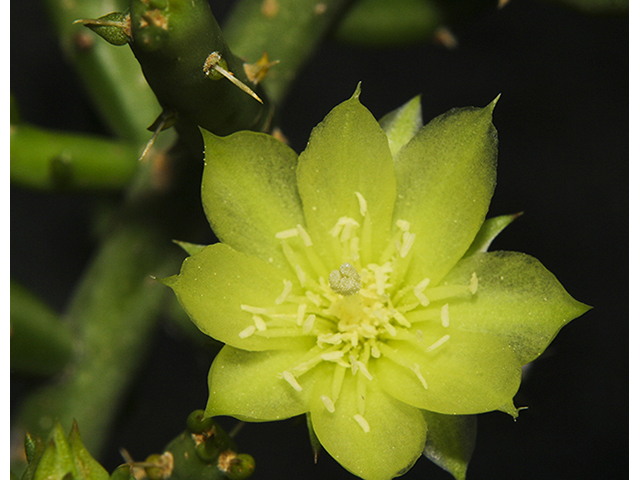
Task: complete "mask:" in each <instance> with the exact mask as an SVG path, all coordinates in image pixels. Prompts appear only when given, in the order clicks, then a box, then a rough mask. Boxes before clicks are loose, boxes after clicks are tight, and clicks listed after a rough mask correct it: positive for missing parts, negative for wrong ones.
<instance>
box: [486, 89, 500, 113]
mask: <svg viewBox="0 0 640 480" xmlns="http://www.w3.org/2000/svg"><path fill="white" fill-rule="evenodd" d="M501 96H502V93H499V94H498V95H497V96H496V98H494V99H493V100H491V102H490V103H489V105H487V107H491V111H492V112H493V109H494V108H496V105H497V104H498V100H500V97H501Z"/></svg>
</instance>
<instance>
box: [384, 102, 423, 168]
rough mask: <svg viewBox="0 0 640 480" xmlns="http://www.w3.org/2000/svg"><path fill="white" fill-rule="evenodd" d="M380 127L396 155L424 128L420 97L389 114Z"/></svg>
mask: <svg viewBox="0 0 640 480" xmlns="http://www.w3.org/2000/svg"><path fill="white" fill-rule="evenodd" d="M380 126H381V127H382V129H383V130H384V132H385V133H386V134H387V138H388V139H389V149H390V150H391V155H392V156H393V157H394V158H395V157H396V154H397V153H398V152H399V151H400V149H401V148H402V147H404V146H405V145H406V144H407V143H409V140H411V139H412V138H413V136H414V135H415V134H416V133H417V132H418V130H420V129H421V128H422V126H423V125H422V107H421V105H420V95H418V96H415V97H413V98H412V99H411V100H409V101H408V102H407V103H405V104H404V105H402V106H401V107H400V108H397V109H395V110H393V111H392V112H389V113H387V114H386V115H385V116H384V117H382V118H381V119H380Z"/></svg>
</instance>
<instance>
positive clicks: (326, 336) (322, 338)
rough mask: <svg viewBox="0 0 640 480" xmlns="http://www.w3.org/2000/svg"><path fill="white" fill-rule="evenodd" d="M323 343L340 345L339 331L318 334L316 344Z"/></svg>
mask: <svg viewBox="0 0 640 480" xmlns="http://www.w3.org/2000/svg"><path fill="white" fill-rule="evenodd" d="M323 343H328V344H329V345H340V344H341V343H342V336H341V335H340V334H339V333H323V334H322V335H318V341H317V344H318V346H320V347H321V346H322V344H323Z"/></svg>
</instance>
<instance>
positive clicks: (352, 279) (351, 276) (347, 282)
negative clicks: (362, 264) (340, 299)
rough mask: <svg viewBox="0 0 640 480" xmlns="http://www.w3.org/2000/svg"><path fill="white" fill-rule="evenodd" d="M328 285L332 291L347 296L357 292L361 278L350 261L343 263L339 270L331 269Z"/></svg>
mask: <svg viewBox="0 0 640 480" xmlns="http://www.w3.org/2000/svg"><path fill="white" fill-rule="evenodd" d="M329 285H330V286H331V290H333V291H334V292H336V293H339V294H340V295H344V296H349V295H354V294H356V293H358V291H359V290H360V288H362V280H361V279H360V275H358V271H357V270H356V267H354V266H353V265H351V264H350V263H343V264H342V265H341V266H340V270H333V271H332V272H331V273H330V274H329Z"/></svg>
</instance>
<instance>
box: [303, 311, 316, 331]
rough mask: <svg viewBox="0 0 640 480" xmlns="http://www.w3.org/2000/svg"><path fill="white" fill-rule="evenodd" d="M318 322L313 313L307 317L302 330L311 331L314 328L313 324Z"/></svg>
mask: <svg viewBox="0 0 640 480" xmlns="http://www.w3.org/2000/svg"><path fill="white" fill-rule="evenodd" d="M315 322H316V316H315V315H314V314H313V313H312V314H311V315H309V316H308V317H307V319H306V320H305V321H304V323H303V324H302V331H303V332H304V333H309V332H310V331H311V330H313V324H314V323H315Z"/></svg>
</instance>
